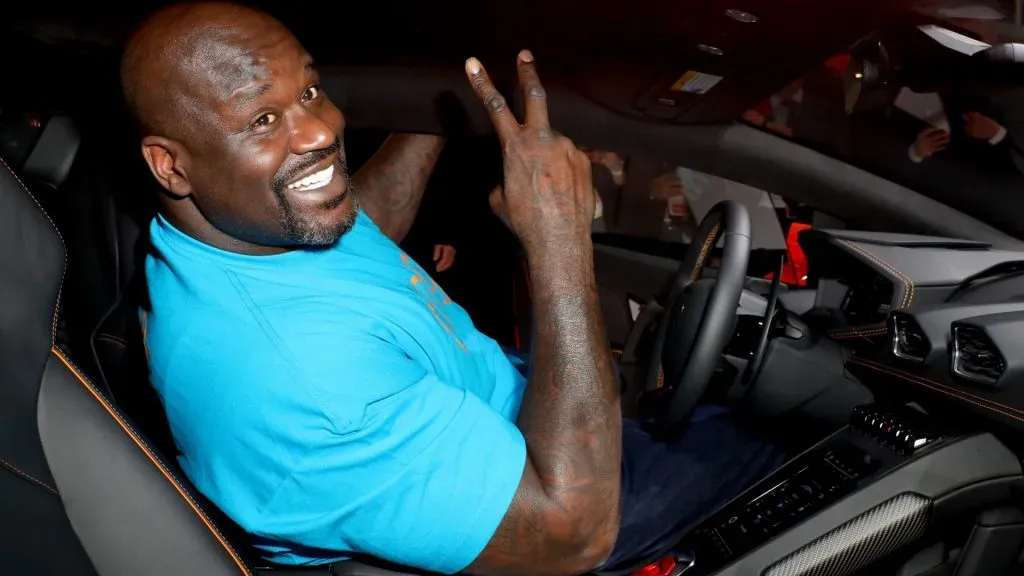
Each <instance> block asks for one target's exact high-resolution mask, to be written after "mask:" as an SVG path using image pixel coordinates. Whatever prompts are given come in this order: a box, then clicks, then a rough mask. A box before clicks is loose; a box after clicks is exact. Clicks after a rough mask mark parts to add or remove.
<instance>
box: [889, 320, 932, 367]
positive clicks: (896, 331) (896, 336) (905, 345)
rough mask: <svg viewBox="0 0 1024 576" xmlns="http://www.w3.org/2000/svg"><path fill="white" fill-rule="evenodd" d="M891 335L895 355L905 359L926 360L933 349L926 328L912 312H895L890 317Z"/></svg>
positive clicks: (913, 360)
mask: <svg viewBox="0 0 1024 576" xmlns="http://www.w3.org/2000/svg"><path fill="white" fill-rule="evenodd" d="M889 337H890V338H891V340H892V354H893V356H895V357H897V358H902V359H903V360H910V361H912V362H924V359H925V358H927V357H928V353H929V352H931V349H932V345H931V342H929V341H928V337H927V336H925V334H924V330H922V329H921V326H920V325H919V324H918V323H917V321H916V320H914V317H913V316H911V315H910V314H904V313H902V312H894V313H893V314H892V315H891V316H890V317H889Z"/></svg>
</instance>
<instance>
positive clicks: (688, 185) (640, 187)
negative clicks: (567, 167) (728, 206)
mask: <svg viewBox="0 0 1024 576" xmlns="http://www.w3.org/2000/svg"><path fill="white" fill-rule="evenodd" d="M587 153H588V155H589V156H590V158H591V163H592V166H593V174H594V188H595V194H597V197H598V199H599V202H598V218H596V219H595V221H594V232H597V233H610V234H619V235H625V236H634V237H640V238H647V239H651V240H659V241H663V242H670V243H683V244H689V243H690V241H691V240H692V237H693V235H694V234H695V233H696V230H697V227H698V226H699V225H700V223H701V222H702V221H703V219H704V217H705V216H706V215H707V213H708V212H709V211H710V210H711V209H712V208H713V207H714V206H715V205H716V204H718V203H719V202H721V201H723V200H734V201H737V202H739V203H741V204H743V205H744V206H746V208H747V212H748V213H749V214H750V217H751V225H752V232H753V237H752V238H751V241H752V244H753V248H755V249H767V250H784V249H785V247H786V242H785V236H784V234H785V231H784V230H783V225H784V224H785V223H786V221H787V220H788V219H792V218H793V217H795V215H796V213H795V212H793V211H791V210H790V206H789V204H788V203H787V202H786V201H785V200H784V199H783V198H782V197H781V196H778V195H775V194H769V193H767V192H766V191H764V190H758V189H757V188H752V187H750V186H747V185H745V184H741V183H739V182H734V181H732V180H729V179H726V178H722V177H719V176H714V175H710V174H705V173H703V172H699V171H697V170H693V169H690V168H687V167H685V166H678V165H674V164H671V163H666V162H659V161H655V160H651V159H649V158H644V157H638V156H625V155H620V154H618V153H616V152H611V151H599V150H589V149H588V150H587Z"/></svg>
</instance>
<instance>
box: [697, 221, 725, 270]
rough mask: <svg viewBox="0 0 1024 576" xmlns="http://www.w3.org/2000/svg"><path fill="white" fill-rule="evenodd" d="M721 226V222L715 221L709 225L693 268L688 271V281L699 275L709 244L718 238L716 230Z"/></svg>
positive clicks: (709, 249) (709, 247)
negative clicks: (706, 235) (709, 227)
mask: <svg viewBox="0 0 1024 576" xmlns="http://www.w3.org/2000/svg"><path fill="white" fill-rule="evenodd" d="M720 227H721V222H718V223H716V224H715V225H714V226H712V227H711V233H710V234H708V237H707V238H705V239H704V245H703V246H701V248H700V254H699V255H698V256H697V261H696V262H694V263H693V270H691V271H690V282H691V283H693V282H696V281H697V276H698V275H700V270H701V268H703V267H704V260H705V259H706V258H707V257H708V252H710V251H711V246H713V245H714V243H715V240H718V230H719V228H720Z"/></svg>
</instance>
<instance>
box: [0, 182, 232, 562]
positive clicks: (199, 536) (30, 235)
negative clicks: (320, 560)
mask: <svg viewBox="0 0 1024 576" xmlns="http://www.w3.org/2000/svg"><path fill="white" fill-rule="evenodd" d="M64 268H65V249H64V246H63V242H62V240H61V238H60V236H59V234H58V232H57V229H56V227H55V226H54V224H53V222H52V221H51V220H50V219H49V217H48V216H47V215H46V213H45V212H44V211H43V210H42V208H41V207H40V206H39V205H38V204H37V203H36V202H35V201H34V199H33V198H32V196H31V194H30V193H29V192H28V190H27V189H26V188H25V187H24V186H23V185H22V183H21V182H20V181H19V180H18V178H17V176H16V175H15V174H14V172H13V171H12V170H10V168H9V167H8V166H7V165H6V164H3V166H0V458H2V462H0V526H2V527H3V528H4V530H3V531H2V533H3V537H2V538H0V550H2V551H3V555H2V557H0V561H3V563H4V564H3V565H0V572H3V573H8V572H10V573H33V574H40V573H42V574H62V575H63V574H90V573H92V570H93V568H95V571H97V572H99V574H101V575H102V576H119V575H125V576H128V575H132V576H136V575H139V574H146V575H165V574H166V575H168V576H170V575H175V576H177V575H180V574H204V575H238V574H251V572H250V569H249V567H248V566H247V565H246V564H245V562H243V560H242V559H241V557H240V556H239V555H238V553H237V552H236V551H235V550H234V549H233V548H232V547H231V546H230V544H229V543H228V542H227V541H226V539H225V538H224V537H223V536H222V535H221V534H220V532H219V531H218V529H217V527H216V526H214V524H213V522H212V521H211V520H210V519H209V517H208V515H207V514H206V513H205V512H204V511H203V509H202V508H201V506H200V504H198V503H197V501H196V499H195V498H194V497H193V496H192V495H191V494H190V492H189V491H188V489H187V488H185V486H184V485H183V483H182V482H181V481H180V480H179V479H178V478H177V477H176V476H175V474H174V473H173V472H172V471H171V469H170V468H169V467H168V466H167V465H166V464H165V463H164V462H163V461H162V460H161V459H160V457H159V456H158V455H157V452H156V450H154V449H153V448H152V447H151V446H150V445H149V442H148V441H147V440H146V439H145V438H144V437H143V436H142V434H141V433H140V432H138V430H137V428H136V427H135V426H134V425H133V424H132V423H131V422H130V421H129V420H128V419H127V418H126V417H125V416H124V415H123V414H122V413H121V412H120V410H119V409H118V408H116V407H115V406H114V405H113V404H112V403H111V402H110V401H109V399H108V398H106V397H105V396H104V394H102V393H101V392H100V391H99V389H98V388H97V387H96V386H94V385H93V383H92V382H91V381H90V380H89V379H88V378H87V377H86V376H85V374H83V373H82V372H81V370H79V369H78V368H77V367H76V366H75V364H74V363H73V362H72V361H71V360H69V358H68V354H67V353H66V352H65V351H63V350H61V349H59V348H58V347H56V346H55V345H54V336H55V332H56V324H57V316H56V310H57V309H58V301H59V295H60V290H61V284H62V280H63V275H64ZM58 495H59V499H58ZM61 504H63V509H62V507H61ZM69 521H70V526H68V524H69ZM71 529H73V531H74V534H75V535H77V538H78V541H79V542H80V543H81V546H80V547H76V546H74V545H73V543H74V538H73V537H72V536H71V534H70V531H71ZM19 543H20V544H22V545H23V546H24V547H25V548H26V549H27V551H22V550H18V549H17V545H18V544H19ZM9 548H10V551H9V550H8V549H9ZM83 549H84V553H83ZM32 550H34V551H35V553H33V552H32ZM86 556H87V557H86ZM9 561H10V562H11V563H14V562H17V563H19V564H15V565H16V566H17V567H18V568H22V569H11V566H8V565H6V564H7V563H8V562H9ZM47 562H48V563H49V564H48V565H47V564H45V563H47ZM57 562H61V563H63V565H61V566H58V565H57V564H56V563H57ZM90 564H91V565H90ZM41 567H42V569H41ZM9 569H10V570H9Z"/></svg>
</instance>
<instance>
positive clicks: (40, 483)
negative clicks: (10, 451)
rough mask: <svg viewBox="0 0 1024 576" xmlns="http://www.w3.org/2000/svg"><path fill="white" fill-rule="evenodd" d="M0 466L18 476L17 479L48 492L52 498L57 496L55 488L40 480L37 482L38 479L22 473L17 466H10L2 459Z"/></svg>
mask: <svg viewBox="0 0 1024 576" xmlns="http://www.w3.org/2000/svg"><path fill="white" fill-rule="evenodd" d="M0 466H3V467H4V468H6V469H8V470H10V471H11V473H12V474H14V475H15V476H18V477H20V478H22V479H24V480H28V481H29V482H31V483H33V484H35V485H37V486H39V487H40V488H42V489H43V490H45V491H47V492H49V493H50V494H53V495H54V496H57V489H56V488H54V487H52V486H50V485H49V484H47V483H46V482H43V481H42V480H39V479H38V478H35V477H33V476H32V475H31V474H29V473H27V472H23V471H22V470H19V469H18V467H17V466H15V465H14V464H11V463H10V462H8V461H7V460H4V459H3V458H0Z"/></svg>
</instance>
